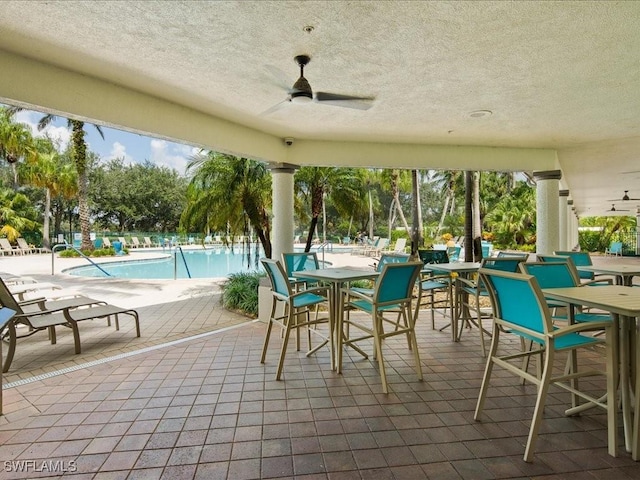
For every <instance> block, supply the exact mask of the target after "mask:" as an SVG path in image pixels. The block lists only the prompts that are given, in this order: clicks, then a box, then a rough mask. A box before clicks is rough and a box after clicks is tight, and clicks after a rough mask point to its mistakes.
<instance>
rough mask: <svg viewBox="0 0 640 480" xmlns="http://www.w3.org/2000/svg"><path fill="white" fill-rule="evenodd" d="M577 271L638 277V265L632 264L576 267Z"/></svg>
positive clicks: (639, 273)
mask: <svg viewBox="0 0 640 480" xmlns="http://www.w3.org/2000/svg"><path fill="white" fill-rule="evenodd" d="M577 268H578V270H579V271H583V272H592V273H604V274H611V275H640V265H637V264H633V263H623V264H611V265H591V266H581V267H577Z"/></svg>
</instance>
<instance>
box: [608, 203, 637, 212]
mask: <svg viewBox="0 0 640 480" xmlns="http://www.w3.org/2000/svg"><path fill="white" fill-rule="evenodd" d="M630 211H631V210H620V209H618V208H616V206H615V204H613V203H612V204H611V208H610V209H609V210H607V212H630Z"/></svg>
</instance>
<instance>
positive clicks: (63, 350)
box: [0, 250, 375, 384]
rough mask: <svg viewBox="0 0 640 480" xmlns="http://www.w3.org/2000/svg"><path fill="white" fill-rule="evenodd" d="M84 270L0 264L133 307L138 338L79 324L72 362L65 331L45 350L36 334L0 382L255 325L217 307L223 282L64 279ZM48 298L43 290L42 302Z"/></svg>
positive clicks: (366, 260)
mask: <svg viewBox="0 0 640 480" xmlns="http://www.w3.org/2000/svg"><path fill="white" fill-rule="evenodd" d="M156 253H157V256H158V257H159V256H162V255H166V253H165V252H163V251H162V250H158V251H157V252H156ZM143 258H144V259H148V258H151V254H150V253H149V252H148V251H147V252H144V253H140V252H136V251H135V250H134V251H132V252H131V254H130V255H129V256H128V257H127V260H140V259H143ZM325 260H326V261H327V262H331V263H332V264H333V265H355V266H368V265H371V264H373V262H374V261H375V260H374V259H372V258H371V257H363V256H360V255H351V254H349V253H333V254H332V253H327V254H326V255H325ZM111 261H122V257H117V258H106V259H100V260H99V262H111ZM86 264H87V261H86V260H84V259H78V258H59V257H57V256H56V258H55V260H54V274H53V275H52V274H51V272H52V259H51V254H39V255H16V256H3V257H0V272H6V273H10V274H13V275H21V276H27V277H30V278H33V279H34V280H36V281H38V282H47V283H53V284H56V285H60V286H61V287H63V288H65V289H69V290H73V291H75V292H78V293H79V294H82V295H86V296H88V297H91V298H95V299H99V300H104V301H106V302H108V303H111V304H114V305H118V306H120V307H126V308H135V309H136V310H137V311H138V313H139V315H140V329H141V332H142V334H141V337H140V338H138V337H136V336H135V329H134V323H133V321H130V319H129V318H128V317H127V316H124V317H123V319H122V321H121V325H120V330H119V331H116V330H115V328H113V327H111V328H107V327H105V325H104V323H103V322H102V321H86V322H82V324H81V325H80V338H81V341H82V353H81V354H79V355H76V354H74V347H73V336H72V334H71V331H66V330H65V329H58V332H59V333H58V339H57V344H56V345H51V344H50V343H49V341H48V339H47V335H46V333H44V332H37V333H36V334H34V335H33V336H30V337H26V338H21V339H19V340H18V345H17V349H16V356H15V358H14V360H13V363H12V365H11V368H10V371H9V372H7V373H6V374H4V378H3V383H5V384H7V383H12V382H16V381H21V380H24V379H28V378H31V377H34V376H38V375H43V374H47V373H50V372H54V371H58V370H62V369H67V368H74V367H77V366H78V365H82V364H85V363H87V362H95V361H98V360H100V359H104V358H106V357H112V356H117V355H122V354H126V353H127V352H132V351H135V350H139V349H143V348H149V347H153V346H157V345H161V344H165V343H168V342H174V341H177V340H180V339H184V338H189V337H192V336H194V335H201V334H204V333H207V332H211V331H216V330H219V329H222V328H226V327H230V326H233V325H238V324H241V323H246V322H250V321H252V320H253V319H251V318H248V317H246V316H244V315H242V314H238V313H234V312H230V311H228V310H226V309H224V308H222V306H221V303H220V300H221V289H220V286H221V284H222V283H223V282H224V280H225V279H224V278H218V279H180V280H134V279H118V278H94V277H78V276H73V275H69V274H66V273H63V270H65V269H68V268H70V267H73V266H77V265H86ZM46 293H47V292H46V291H44V292H43V295H46ZM5 353H6V348H5Z"/></svg>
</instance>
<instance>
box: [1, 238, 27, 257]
mask: <svg viewBox="0 0 640 480" xmlns="http://www.w3.org/2000/svg"><path fill="white" fill-rule="evenodd" d="M0 251H1V252H2V255H22V254H24V252H23V251H22V250H20V249H18V248H16V247H14V246H12V245H11V243H9V240H7V239H6V238H0Z"/></svg>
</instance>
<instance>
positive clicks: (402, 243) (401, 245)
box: [388, 237, 407, 253]
mask: <svg viewBox="0 0 640 480" xmlns="http://www.w3.org/2000/svg"><path fill="white" fill-rule="evenodd" d="M406 246H407V239H406V238H404V237H402V238H398V239H397V240H396V243H395V245H394V246H393V248H388V251H390V252H394V253H404V249H405V247H406Z"/></svg>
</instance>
